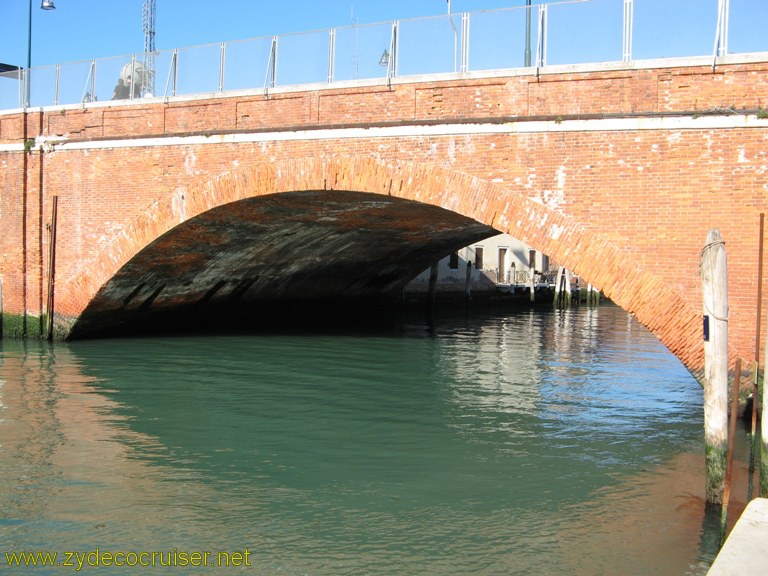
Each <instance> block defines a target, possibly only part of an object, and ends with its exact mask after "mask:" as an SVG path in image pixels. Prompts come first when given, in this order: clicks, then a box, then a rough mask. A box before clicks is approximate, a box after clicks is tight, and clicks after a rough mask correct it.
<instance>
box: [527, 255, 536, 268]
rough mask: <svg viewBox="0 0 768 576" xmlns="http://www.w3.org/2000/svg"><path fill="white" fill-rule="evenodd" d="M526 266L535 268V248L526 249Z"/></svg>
mask: <svg viewBox="0 0 768 576" xmlns="http://www.w3.org/2000/svg"><path fill="white" fill-rule="evenodd" d="M528 268H530V269H531V270H535V269H536V250H528Z"/></svg>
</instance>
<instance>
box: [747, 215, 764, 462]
mask: <svg viewBox="0 0 768 576" xmlns="http://www.w3.org/2000/svg"><path fill="white" fill-rule="evenodd" d="M764 227H765V214H763V213H762V212H761V213H760V237H759V239H758V243H757V244H758V246H757V253H758V259H757V320H756V321H755V364H754V370H753V371H752V435H751V446H750V451H749V471H750V472H752V471H753V470H754V469H755V457H756V454H757V403H758V402H759V396H760V394H759V389H760V362H759V360H758V358H760V316H761V314H762V305H763V229H764Z"/></svg>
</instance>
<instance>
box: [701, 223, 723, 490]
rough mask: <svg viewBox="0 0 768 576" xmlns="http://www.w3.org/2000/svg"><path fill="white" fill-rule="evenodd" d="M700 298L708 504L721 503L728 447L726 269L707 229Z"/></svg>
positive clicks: (715, 233)
mask: <svg viewBox="0 0 768 576" xmlns="http://www.w3.org/2000/svg"><path fill="white" fill-rule="evenodd" d="M701 282H702V288H703V296H704V298H703V301H704V325H703V328H704V441H705V444H706V463H707V480H706V483H707V486H706V501H707V503H708V504H722V497H723V483H724V480H725V468H726V450H727V447H728V272H727V259H726V253H725V242H724V241H723V239H722V237H721V236H720V231H719V230H710V231H709V233H708V234H707V244H706V245H705V246H704V249H703V250H702V253H701Z"/></svg>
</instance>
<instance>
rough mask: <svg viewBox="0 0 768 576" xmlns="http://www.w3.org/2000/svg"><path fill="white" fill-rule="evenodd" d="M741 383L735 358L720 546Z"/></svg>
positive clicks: (739, 360)
mask: <svg viewBox="0 0 768 576" xmlns="http://www.w3.org/2000/svg"><path fill="white" fill-rule="evenodd" d="M740 382H741V358H736V368H735V370H734V374H733V386H731V417H730V421H729V423H728V452H727V455H726V461H725V481H724V482H723V505H722V507H721V508H720V546H722V545H723V544H724V543H725V533H726V532H727V528H728V500H729V499H730V497H731V472H732V471H733V445H734V443H735V441H736V420H737V419H738V411H739V383H740Z"/></svg>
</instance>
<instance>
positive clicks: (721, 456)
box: [706, 444, 726, 505]
mask: <svg viewBox="0 0 768 576" xmlns="http://www.w3.org/2000/svg"><path fill="white" fill-rule="evenodd" d="M706 454H707V457H706V460H707V489H706V497H707V503H708V504H718V505H719V504H722V503H723V483H724V482H725V466H726V446H711V445H709V444H707V448H706Z"/></svg>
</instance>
